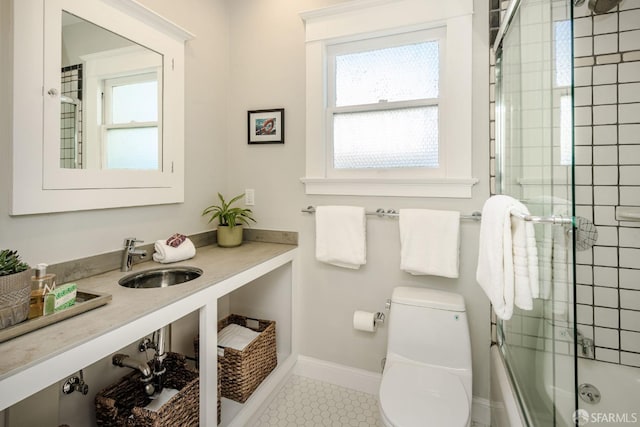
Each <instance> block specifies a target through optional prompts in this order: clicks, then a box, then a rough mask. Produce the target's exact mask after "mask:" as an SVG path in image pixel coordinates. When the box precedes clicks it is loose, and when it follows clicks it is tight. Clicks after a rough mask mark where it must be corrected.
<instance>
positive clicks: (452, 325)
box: [387, 287, 471, 370]
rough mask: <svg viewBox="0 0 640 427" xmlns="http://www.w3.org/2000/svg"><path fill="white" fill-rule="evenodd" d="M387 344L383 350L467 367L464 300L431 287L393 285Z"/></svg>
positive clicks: (449, 365)
mask: <svg viewBox="0 0 640 427" xmlns="http://www.w3.org/2000/svg"><path fill="white" fill-rule="evenodd" d="M387 344H388V346H387V353H395V354H397V355H400V356H402V357H405V358H408V359H411V360H413V361H416V362H420V363H426V364H429V365H435V366H442V367H447V368H452V369H465V370H466V369H468V370H471V342H470V339H469V326H468V323H467V314H466V309H465V304H464V299H463V298H462V296H461V295H458V294H455V293H451V292H444V291H439V290H435V289H425V288H414V287H397V288H395V289H394V291H393V294H392V296H391V310H390V312H389V335H388V342H387Z"/></svg>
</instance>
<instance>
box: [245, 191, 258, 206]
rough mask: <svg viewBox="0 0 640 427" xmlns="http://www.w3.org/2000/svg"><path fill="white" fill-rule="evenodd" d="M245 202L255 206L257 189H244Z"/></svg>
mask: <svg viewBox="0 0 640 427" xmlns="http://www.w3.org/2000/svg"><path fill="white" fill-rule="evenodd" d="M244 204H245V205H247V206H254V205H255V204H256V191H255V190H254V189H253V188H247V189H246V190H244Z"/></svg>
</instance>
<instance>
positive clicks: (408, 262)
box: [399, 209, 460, 278]
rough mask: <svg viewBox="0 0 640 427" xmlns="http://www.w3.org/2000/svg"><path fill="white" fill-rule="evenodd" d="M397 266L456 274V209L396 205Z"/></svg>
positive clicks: (412, 270) (420, 271) (410, 270)
mask: <svg viewBox="0 0 640 427" xmlns="http://www.w3.org/2000/svg"><path fill="white" fill-rule="evenodd" d="M399 226H400V269H401V270H403V271H406V272H407V273H411V274H414V275H423V274H428V275H433V276H443V277H451V278H456V277H458V265H459V253H460V212H457V211H441V210H429V209H400V220H399Z"/></svg>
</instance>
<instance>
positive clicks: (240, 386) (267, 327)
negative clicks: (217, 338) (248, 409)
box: [194, 314, 278, 403]
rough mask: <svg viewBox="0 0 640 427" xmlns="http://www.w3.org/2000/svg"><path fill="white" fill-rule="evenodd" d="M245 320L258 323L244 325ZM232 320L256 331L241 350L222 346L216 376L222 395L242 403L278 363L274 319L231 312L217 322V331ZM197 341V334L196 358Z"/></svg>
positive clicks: (197, 343)
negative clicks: (256, 325)
mask: <svg viewBox="0 0 640 427" xmlns="http://www.w3.org/2000/svg"><path fill="white" fill-rule="evenodd" d="M247 320H253V321H255V322H258V327H257V328H255V327H251V326H248V325H247ZM232 323H235V324H236V325H240V326H245V327H247V328H249V329H253V330H254V331H256V332H259V333H260V335H258V336H257V337H256V338H255V339H254V340H253V341H251V343H249V345H247V347H245V349H244V350H242V351H240V350H235V349H233V348H224V355H220V354H219V355H218V380H219V381H220V383H221V388H222V396H223V397H226V398H227V399H231V400H235V401H236V402H240V403H244V402H246V400H247V399H248V398H249V396H251V394H252V393H253V392H254V391H255V389H256V388H258V386H259V385H260V383H261V382H262V381H263V380H264V379H265V378H266V377H267V375H269V373H270V372H271V371H273V369H274V368H275V367H276V364H277V363H278V360H277V356H276V322H275V321H272V320H261V319H251V318H248V317H245V316H239V315H236V314H232V315H230V316H228V317H226V318H224V319H222V320H220V321H219V322H218V332H220V331H221V330H222V329H224V328H225V327H226V326H227V325H229V324H232ZM199 343H200V341H199V337H196V339H195V340H194V347H195V353H196V359H197V358H198V353H199V351H198V348H199Z"/></svg>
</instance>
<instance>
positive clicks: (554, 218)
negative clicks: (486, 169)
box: [301, 206, 573, 225]
mask: <svg viewBox="0 0 640 427" xmlns="http://www.w3.org/2000/svg"><path fill="white" fill-rule="evenodd" d="M301 212H305V213H310V214H312V213H315V212H316V208H315V207H313V206H307V207H306V208H305V209H302V210H301ZM365 214H366V215H375V216H378V217H385V216H387V217H392V218H395V217H397V216H398V215H399V213H398V211H396V210H395V209H382V208H378V209H376V210H375V212H373V211H366V212H365ZM511 215H512V216H515V217H518V218H521V219H523V220H524V221H531V222H534V223H542V224H565V225H573V218H572V217H566V216H561V215H550V216H535V215H527V214H523V213H521V212H515V211H512V212H511ZM460 219H465V220H471V221H480V220H481V219H482V213H481V212H479V211H475V212H472V213H471V214H470V215H460Z"/></svg>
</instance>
